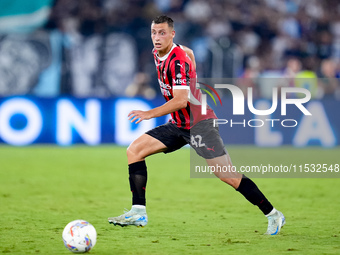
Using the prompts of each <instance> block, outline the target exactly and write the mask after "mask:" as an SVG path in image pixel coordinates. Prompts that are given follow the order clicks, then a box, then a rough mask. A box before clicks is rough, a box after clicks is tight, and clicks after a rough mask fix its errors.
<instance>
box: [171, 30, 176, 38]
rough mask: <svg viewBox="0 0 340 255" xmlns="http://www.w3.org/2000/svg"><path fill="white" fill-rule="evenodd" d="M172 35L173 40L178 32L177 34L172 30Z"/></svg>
mask: <svg viewBox="0 0 340 255" xmlns="http://www.w3.org/2000/svg"><path fill="white" fill-rule="evenodd" d="M171 34H172V38H174V37H175V35H176V32H175V30H172V31H171Z"/></svg>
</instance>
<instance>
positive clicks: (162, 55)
mask: <svg viewBox="0 0 340 255" xmlns="http://www.w3.org/2000/svg"><path fill="white" fill-rule="evenodd" d="M173 45H174V43H173V42H172V43H170V44H169V45H168V47H166V48H165V49H164V50H162V51H158V52H157V53H158V56H159V57H164V56H165V55H166V54H168V53H169V52H170V51H171V49H172V46H173Z"/></svg>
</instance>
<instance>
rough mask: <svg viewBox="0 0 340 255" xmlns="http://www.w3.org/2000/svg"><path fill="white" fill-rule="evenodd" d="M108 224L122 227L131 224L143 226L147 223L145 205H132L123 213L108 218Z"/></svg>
mask: <svg viewBox="0 0 340 255" xmlns="http://www.w3.org/2000/svg"><path fill="white" fill-rule="evenodd" d="M108 221H109V223H110V224H113V225H115V226H116V225H119V226H122V227H125V226H129V225H133V226H138V227H144V226H145V225H146V224H147V223H148V216H147V214H146V210H145V206H142V205H133V206H132V208H131V210H130V211H125V213H124V214H122V215H120V216H117V217H110V218H108Z"/></svg>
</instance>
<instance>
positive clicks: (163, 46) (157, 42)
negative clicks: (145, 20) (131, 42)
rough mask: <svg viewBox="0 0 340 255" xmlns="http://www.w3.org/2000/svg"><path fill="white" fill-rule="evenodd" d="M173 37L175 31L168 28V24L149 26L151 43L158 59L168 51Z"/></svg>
mask: <svg viewBox="0 0 340 255" xmlns="http://www.w3.org/2000/svg"><path fill="white" fill-rule="evenodd" d="M174 37H175V30H173V29H172V28H171V27H169V25H168V23H161V24H155V23H152V24H151V39H152V43H153V46H154V47H155V49H156V50H157V52H158V55H159V56H160V57H162V56H164V55H165V54H167V53H168V52H169V51H170V49H171V47H172V44H173V38H174Z"/></svg>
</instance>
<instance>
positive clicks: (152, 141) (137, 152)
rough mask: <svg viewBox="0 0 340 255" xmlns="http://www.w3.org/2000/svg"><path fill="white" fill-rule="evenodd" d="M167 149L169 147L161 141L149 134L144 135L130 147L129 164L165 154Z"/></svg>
mask: <svg viewBox="0 0 340 255" xmlns="http://www.w3.org/2000/svg"><path fill="white" fill-rule="evenodd" d="M166 149H167V147H166V146H165V145H164V144H163V143H162V142H161V141H159V140H157V139H156V138H154V137H152V136H150V135H148V134H143V135H141V136H140V137H138V138H137V139H136V140H134V141H133V142H132V143H131V144H130V146H129V147H128V149H127V155H128V163H129V164H131V163H134V162H137V161H141V160H144V159H145V158H146V157H147V156H150V155H152V154H156V153H159V152H163V151H165V150H166Z"/></svg>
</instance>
